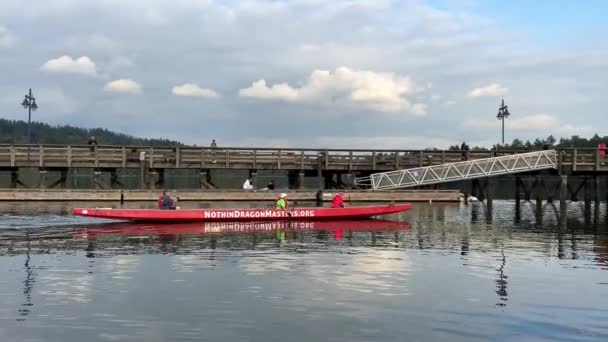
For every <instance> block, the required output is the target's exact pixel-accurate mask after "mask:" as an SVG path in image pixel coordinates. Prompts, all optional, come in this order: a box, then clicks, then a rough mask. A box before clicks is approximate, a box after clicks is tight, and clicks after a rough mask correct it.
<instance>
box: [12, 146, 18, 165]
mask: <svg viewBox="0 0 608 342" xmlns="http://www.w3.org/2000/svg"><path fill="white" fill-rule="evenodd" d="M16 159H17V156H16V152H15V146H12V145H11V167H15V163H16Z"/></svg>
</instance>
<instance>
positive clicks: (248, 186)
mask: <svg viewBox="0 0 608 342" xmlns="http://www.w3.org/2000/svg"><path fill="white" fill-rule="evenodd" d="M243 190H253V179H252V178H251V177H249V178H247V180H245V183H244V184H243Z"/></svg>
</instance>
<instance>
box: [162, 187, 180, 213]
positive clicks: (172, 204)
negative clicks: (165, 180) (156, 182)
mask: <svg viewBox="0 0 608 342" xmlns="http://www.w3.org/2000/svg"><path fill="white" fill-rule="evenodd" d="M176 204H177V198H174V197H171V193H170V192H169V191H168V190H165V191H163V194H162V195H160V197H158V209H163V210H175V209H177V206H176Z"/></svg>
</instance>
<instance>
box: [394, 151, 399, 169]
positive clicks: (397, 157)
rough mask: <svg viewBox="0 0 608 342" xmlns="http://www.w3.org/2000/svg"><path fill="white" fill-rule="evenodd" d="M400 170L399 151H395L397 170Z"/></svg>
mask: <svg viewBox="0 0 608 342" xmlns="http://www.w3.org/2000/svg"><path fill="white" fill-rule="evenodd" d="M398 168H399V151H395V169H398Z"/></svg>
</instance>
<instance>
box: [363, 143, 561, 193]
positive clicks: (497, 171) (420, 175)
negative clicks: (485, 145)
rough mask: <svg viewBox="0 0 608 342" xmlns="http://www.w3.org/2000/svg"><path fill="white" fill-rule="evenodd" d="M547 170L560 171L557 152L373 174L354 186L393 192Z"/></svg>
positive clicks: (517, 155)
mask: <svg viewBox="0 0 608 342" xmlns="http://www.w3.org/2000/svg"><path fill="white" fill-rule="evenodd" d="M546 169H557V152H556V151H555V150H543V151H536V152H529V153H519V154H513V155H508V156H501V157H493V158H484V159H477V160H468V161H462V162H456V163H449V164H442V165H433V166H424V167H418V168H413V169H405V170H397V171H389V172H380V173H374V174H372V175H371V176H369V177H361V178H356V179H355V185H359V186H371V188H372V189H373V190H390V189H399V188H407V187H413V186H420V185H427V184H438V183H446V182H454V181H459V180H465V179H473V178H482V177H489V176H499V175H508V174H513V173H520V172H529V171H536V170H546Z"/></svg>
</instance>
